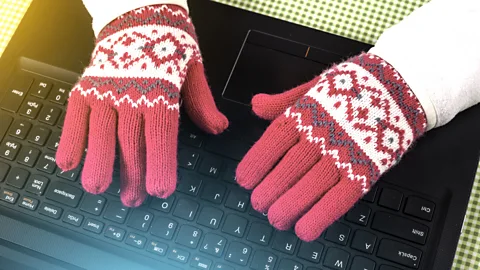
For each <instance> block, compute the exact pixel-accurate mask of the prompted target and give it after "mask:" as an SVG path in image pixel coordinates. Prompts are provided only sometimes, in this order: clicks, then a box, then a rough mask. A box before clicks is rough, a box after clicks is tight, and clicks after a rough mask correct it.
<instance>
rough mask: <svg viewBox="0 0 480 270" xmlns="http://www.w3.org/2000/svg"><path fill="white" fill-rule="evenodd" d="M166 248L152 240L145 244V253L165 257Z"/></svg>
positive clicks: (164, 245)
mask: <svg viewBox="0 0 480 270" xmlns="http://www.w3.org/2000/svg"><path fill="white" fill-rule="evenodd" d="M167 249H168V246H167V245H166V244H164V243H161V242H158V241H155V240H152V241H150V242H148V244H147V251H148V252H150V253H153V254H155V255H158V256H165V254H166V253H167Z"/></svg>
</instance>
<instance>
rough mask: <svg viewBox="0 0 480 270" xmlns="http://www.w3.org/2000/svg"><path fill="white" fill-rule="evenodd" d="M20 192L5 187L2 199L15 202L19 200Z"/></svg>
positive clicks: (0, 193)
mask: <svg viewBox="0 0 480 270" xmlns="http://www.w3.org/2000/svg"><path fill="white" fill-rule="evenodd" d="M18 196H19V195H18V193H16V192H13V191H11V190H7V189H4V190H2V191H1V192H0V200H2V201H5V202H8V203H11V204H15V203H16V202H17V200H18Z"/></svg>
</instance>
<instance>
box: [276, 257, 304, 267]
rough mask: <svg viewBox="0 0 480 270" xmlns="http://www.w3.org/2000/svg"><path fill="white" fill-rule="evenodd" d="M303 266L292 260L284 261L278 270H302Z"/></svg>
mask: <svg viewBox="0 0 480 270" xmlns="http://www.w3.org/2000/svg"><path fill="white" fill-rule="evenodd" d="M302 269H303V265H302V264H301V263H299V262H297V261H294V260H290V259H282V260H281V261H280V265H279V267H278V270H302Z"/></svg>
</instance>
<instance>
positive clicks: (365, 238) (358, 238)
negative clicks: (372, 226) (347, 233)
mask: <svg viewBox="0 0 480 270" xmlns="http://www.w3.org/2000/svg"><path fill="white" fill-rule="evenodd" d="M376 242H377V237H376V236H375V235H374V234H372V233H369V232H366V231H362V230H357V231H356V232H355V235H354V236H353V240H352V245H351V247H352V248H353V249H356V250H359V251H362V252H365V253H369V254H372V253H373V249H374V248H375V243H376Z"/></svg>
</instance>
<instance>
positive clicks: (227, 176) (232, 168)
mask: <svg viewBox="0 0 480 270" xmlns="http://www.w3.org/2000/svg"><path fill="white" fill-rule="evenodd" d="M237 165H238V163H235V162H227V165H226V167H225V173H224V174H223V177H222V178H223V180H224V181H227V182H230V183H237V176H236V170H237Z"/></svg>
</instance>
